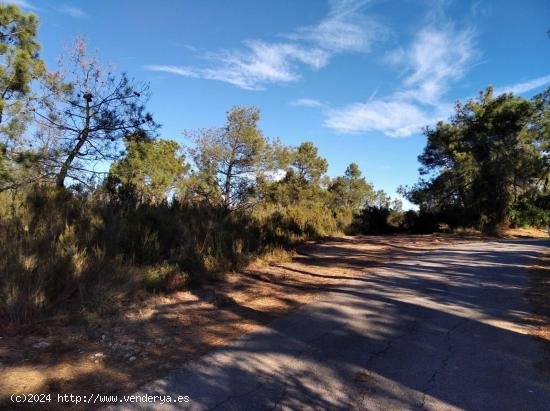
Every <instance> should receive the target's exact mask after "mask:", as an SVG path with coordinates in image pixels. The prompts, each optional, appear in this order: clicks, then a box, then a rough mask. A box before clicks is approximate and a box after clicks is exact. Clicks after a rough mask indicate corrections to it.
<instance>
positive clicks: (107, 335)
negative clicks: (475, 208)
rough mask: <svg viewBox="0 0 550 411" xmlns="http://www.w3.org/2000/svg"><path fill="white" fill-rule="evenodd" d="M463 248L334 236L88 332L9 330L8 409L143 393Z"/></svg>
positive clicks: (0, 343) (0, 361)
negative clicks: (410, 258)
mask: <svg viewBox="0 0 550 411" xmlns="http://www.w3.org/2000/svg"><path fill="white" fill-rule="evenodd" d="M457 241H467V240H465V239H464V238H461V237H458V236H444V235H439V236H436V235H427V236H400V235H397V236H380V237H338V238H332V239H329V240H327V241H324V242H321V243H313V242H312V243H308V244H305V245H303V246H302V247H300V248H299V249H298V250H297V252H296V254H295V255H294V256H291V255H289V254H288V253H287V252H283V251H275V252H274V253H272V255H270V256H266V257H264V259H263V260H261V261H258V262H256V263H253V264H251V265H250V266H248V267H247V269H245V270H242V271H240V272H234V273H230V274H228V275H227V277H226V279H225V280H224V281H223V282H217V283H211V284H209V285H207V286H205V287H202V288H200V289H195V290H191V291H184V292H177V293H174V294H171V295H166V296H162V295H158V296H155V297H153V298H150V297H148V298H146V297H145V296H146V294H144V295H143V300H134V301H131V302H130V301H120V302H119V305H118V307H116V310H111V314H110V315H109V316H107V315H105V316H103V317H94V316H91V317H89V320H88V323H87V324H82V323H76V324H75V323H71V321H70V319H67V318H54V319H50V320H48V321H43V322H41V323H37V324H35V325H33V326H28V327H26V328H24V329H21V328H19V329H11V330H2V331H0V335H1V336H2V339H1V340H0V367H1V369H0V373H1V375H2V378H1V379H0V406H1V404H2V402H1V401H2V400H3V401H6V397H7V395H9V394H11V393H16V392H17V393H22V392H27V393H29V392H50V393H58V392H59V393H74V394H79V393H90V392H98V393H110V392H112V393H124V392H133V391H134V390H136V389H137V388H138V387H139V386H141V385H143V384H145V383H147V382H149V381H151V380H154V379H156V378H158V377H159V376H161V375H163V374H164V373H166V371H167V370H168V369H170V368H175V367H181V366H182V364H184V363H185V362H186V361H188V360H190V359H192V358H194V357H196V356H198V355H201V354H203V353H205V352H206V351H208V350H211V349H212V348H214V347H216V346H220V345H222V344H224V343H226V342H227V341H229V340H231V339H234V338H237V337H239V336H240V335H242V334H243V333H246V332H250V331H253V330H256V329H258V328H259V327H261V326H262V325H264V324H266V323H268V322H269V321H271V320H273V319H274V318H276V317H279V316H282V315H285V314H288V313H289V312H291V311H292V310H294V309H296V308H297V307H298V306H300V305H302V304H306V303H308V302H310V301H312V300H313V299H315V298H316V296H317V295H318V294H319V293H320V292H322V291H324V290H328V289H330V288H331V287H337V286H339V285H343V284H345V283H346V282H348V281H350V280H352V279H354V278H359V277H361V276H364V275H366V271H367V270H368V268H369V267H372V266H375V265H378V264H383V263H384V262H385V261H387V260H388V258H396V257H399V255H400V254H401V255H403V254H405V253H410V252H419V251H421V250H423V249H427V248H430V249H433V248H437V247H438V246H444V245H446V244H449V243H450V242H457ZM113 313H115V314H113Z"/></svg>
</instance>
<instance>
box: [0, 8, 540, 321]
mask: <svg viewBox="0 0 550 411" xmlns="http://www.w3.org/2000/svg"><path fill="white" fill-rule="evenodd" d="M37 25H38V20H37V18H36V17H35V16H34V15H32V14H25V13H22V12H21V11H20V10H19V9H18V8H16V7H14V6H6V5H0V34H1V35H0V56H1V58H2V65H1V66H0V276H1V277H0V320H1V321H2V322H8V323H23V322H28V321H31V320H33V319H34V318H36V317H37V316H39V315H43V314H49V313H54V312H56V310H59V308H60V307H63V308H64V311H65V312H68V313H73V314H75V315H78V313H82V312H83V311H87V310H94V311H101V310H108V309H110V307H111V306H112V305H111V302H112V301H114V300H115V299H120V298H121V297H124V296H128V297H129V296H133V295H136V293H138V292H140V293H142V292H143V291H144V290H145V291H151V292H158V291H170V290H175V289H179V288H182V287H186V286H192V285H193V284H197V283H200V282H201V281H204V280H205V279H214V278H217V277H218V276H219V275H220V274H221V273H223V272H226V271H227V270H231V269H235V268H238V267H240V266H242V265H243V264H246V263H247V262H248V261H250V259H251V258H254V257H256V256H258V255H261V254H266V253H271V252H274V251H276V250H278V249H287V248H290V247H292V245H293V244H295V243H296V242H298V241H303V240H306V239H315V238H319V237H322V236H325V235H330V234H333V233H338V232H347V233H352V232H364V233H385V232H391V231H396V230H408V231H422V232H429V231H433V230H437V229H439V228H441V223H444V224H447V226H449V227H451V228H454V227H458V226H465V227H479V226H483V227H491V228H492V227H496V226H497V225H499V224H503V223H509V222H511V223H514V224H538V225H540V224H543V223H544V222H545V221H546V220H547V219H548V217H549V216H548V201H549V197H548V188H549V179H548V177H549V174H548V173H549V171H548V170H549V167H548V125H549V122H548V120H549V118H550V117H549V114H548V113H549V111H548V103H549V101H550V100H549V98H548V97H549V94H548V93H546V94H543V95H541V96H538V97H537V98H535V99H534V100H532V101H527V100H525V99H522V98H518V97H515V96H512V95H503V96H498V97H493V96H492V94H491V91H490V90H489V91H487V93H485V94H483V95H482V97H481V98H480V99H479V100H476V101H471V102H469V103H467V104H466V105H464V106H462V105H458V106H457V114H456V116H455V117H454V118H453V119H452V120H451V123H450V124H446V123H440V124H438V125H437V127H436V128H435V129H433V130H432V129H427V130H426V136H427V137H428V145H427V147H426V149H425V152H424V154H423V155H422V156H421V157H420V161H421V162H422V164H423V165H424V169H423V171H424V175H425V176H427V177H428V178H427V179H425V180H422V181H421V182H420V183H419V184H418V185H417V186H415V187H412V188H410V189H406V188H404V189H403V192H404V193H405V194H406V195H407V196H408V198H409V199H410V200H411V201H413V202H415V203H417V204H419V206H420V212H419V213H416V212H414V211H408V212H406V213H405V212H403V211H402V210H401V203H400V202H399V201H397V200H392V199H391V198H390V197H389V196H388V195H387V194H386V193H384V192H383V191H376V190H375V189H374V187H373V186H372V185H371V184H370V183H368V182H367V181H366V179H365V178H364V177H363V176H362V173H361V171H360V170H359V168H358V166H357V165H356V164H354V163H352V164H350V165H349V167H348V168H347V170H346V172H345V174H344V175H343V176H339V177H336V178H329V177H328V176H327V175H326V172H327V167H328V164H327V161H326V160H325V159H324V158H322V157H320V156H319V153H318V151H317V148H316V147H315V145H314V144H313V143H311V142H304V143H302V144H300V145H299V146H298V147H288V146H285V145H283V144H282V143H281V142H280V141H278V140H274V139H270V138H268V137H266V136H264V135H263V133H262V131H261V129H260V128H259V121H260V112H259V110H258V109H257V108H255V107H233V108H231V109H230V110H229V111H228V113H227V120H226V123H225V124H224V125H223V126H221V127H218V128H209V129H203V130H197V131H194V132H187V133H186V135H187V137H188V138H189V144H188V146H187V147H182V146H181V145H180V144H178V143H177V142H176V141H173V140H168V139H162V138H159V125H158V124H157V123H156V122H155V121H154V119H153V116H152V115H151V114H150V113H148V112H147V111H146V108H145V106H146V103H147V100H148V98H149V87H148V85H147V84H143V83H139V82H136V81H134V80H132V79H129V78H128V77H127V76H126V75H124V74H121V75H118V74H117V73H113V72H110V71H109V70H105V69H104V68H103V67H102V66H101V64H100V63H99V61H98V60H97V58H96V57H95V56H90V55H89V54H88V53H87V51H86V45H85V44H84V43H83V42H82V41H80V40H77V41H76V42H75V47H74V49H73V51H72V52H71V53H69V54H68V55H66V56H64V58H63V59H61V60H60V61H61V63H60V64H61V65H60V67H59V68H58V69H57V70H55V71H49V70H47V69H46V67H45V65H44V63H43V62H42V60H41V59H40V57H39V53H38V52H39V50H40V45H39V44H38V43H37V42H36V39H35V37H36V32H37ZM182 128H184V125H182Z"/></svg>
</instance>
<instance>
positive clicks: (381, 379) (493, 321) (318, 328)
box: [121, 240, 550, 411]
mask: <svg viewBox="0 0 550 411" xmlns="http://www.w3.org/2000/svg"><path fill="white" fill-rule="evenodd" d="M549 245H550V242H549V241H546V240H513V241H499V242H496V241H495V242H473V243H468V244H460V245H454V246H452V247H446V248H443V249H439V250H434V251H431V252H424V253H415V252H411V253H410V254H408V255H406V256H402V257H401V258H396V259H394V260H392V261H391V262H389V263H388V264H385V265H384V266H383V267H378V268H373V269H369V270H367V271H366V272H365V275H364V277H361V278H357V279H356V280H354V281H353V282H352V283H350V284H349V285H346V286H345V287H338V289H336V290H334V291H331V292H329V293H327V294H325V295H323V296H322V297H321V298H320V299H319V300H317V301H315V302H314V303H311V304H309V305H307V306H304V307H303V308H301V309H300V310H298V311H296V312H295V313H294V314H292V315H289V316H287V317H285V318H282V319H279V320H277V321H274V322H273V323H271V324H270V325H269V326H267V327H265V328H264V329H262V330H260V331H258V332H254V333H250V334H246V335H243V336H242V338H240V339H239V340H237V341H234V342H233V343H231V344H229V345H228V346H226V347H225V348H223V349H219V350H217V351H215V352H212V353H211V354H209V355H207V356H204V357H202V358H201V359H200V360H198V361H197V362H195V363H193V364H190V365H188V366H186V368H183V369H181V370H178V371H176V372H173V373H172V374H170V375H168V376H167V377H166V378H164V379H162V380H159V381H157V382H155V383H153V384H151V385H150V386H148V387H145V388H144V389H143V390H142V392H140V393H137V394H138V395H143V394H151V395H166V394H170V395H173V396H177V395H188V396H189V397H190V399H191V401H190V402H189V403H182V404H179V405H178V406H168V405H164V406H160V405H159V404H158V403H157V404H156V405H152V404H149V405H146V404H141V406H139V407H138V406H137V405H136V404H133V405H126V406H125V407H124V406H123V407H121V409H136V408H140V409H176V408H178V407H181V408H192V409H197V410H203V409H216V410H265V409H293V410H308V409H318V410H325V409H367V410H400V409H407V410H409V409H428V410H456V409H466V410H498V411H502V410H550V373H547V374H546V376H545V374H544V372H543V371H541V363H542V362H543V361H544V360H545V351H544V350H543V346H542V344H541V343H540V342H538V341H536V340H535V339H534V338H532V337H530V336H529V335H527V327H528V325H529V315H528V313H529V310H530V308H529V303H528V301H527V300H526V299H525V296H524V291H525V289H526V287H527V280H528V278H527V273H526V267H527V266H528V265H529V264H530V263H531V262H533V259H534V258H535V256H536V255H537V253H539V252H541V251H543V250H544V249H545V248H546V247H548V246H549ZM546 361H547V364H548V365H550V361H549V360H548V357H546Z"/></svg>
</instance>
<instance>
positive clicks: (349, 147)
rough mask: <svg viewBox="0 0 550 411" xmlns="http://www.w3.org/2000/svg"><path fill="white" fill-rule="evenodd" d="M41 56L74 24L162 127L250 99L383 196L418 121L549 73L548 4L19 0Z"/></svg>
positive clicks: (406, 170) (532, 85) (411, 156)
mask: <svg viewBox="0 0 550 411" xmlns="http://www.w3.org/2000/svg"><path fill="white" fill-rule="evenodd" d="M12 3H17V4H19V5H20V6H22V7H23V8H24V9H26V10H29V11H34V12H35V13H37V14H38V15H39V17H40V20H41V26H40V32H39V40H40V42H41V43H42V45H43V52H42V56H43V57H44V59H45V60H46V62H47V63H48V66H49V67H50V68H55V60H56V58H57V56H59V55H60V54H61V53H62V52H63V50H64V49H66V48H67V47H69V46H70V44H71V42H72V40H73V39H74V38H75V37H77V36H84V37H85V38H86V40H87V42H88V44H89V47H90V48H91V49H97V50H98V52H99V55H100V58H101V60H103V61H105V62H108V63H112V64H114V65H115V66H116V68H117V69H118V70H120V71H125V72H127V73H129V74H130V76H132V77H134V78H136V79H137V80H143V81H148V82H150V84H151V91H152V93H153V94H152V98H151V101H150V103H149V110H150V111H151V112H152V113H153V114H154V116H155V118H156V119H157V121H159V122H160V123H161V124H162V126H163V127H162V130H161V136H162V137H164V138H171V139H175V140H178V141H180V142H182V143H185V140H184V138H183V136H182V134H181V133H182V131H183V130H184V129H198V128H202V127H211V126H217V125H221V124H223V121H224V115H225V112H226V111H227V110H228V109H229V108H230V107H231V106H233V105H256V106H258V107H259V108H260V109H261V110H262V121H261V127H262V129H263V130H264V132H265V134H266V135H267V136H270V137H279V138H280V139H281V140H282V141H283V142H284V143H286V144H289V145H298V144H299V143H300V142H302V141H305V140H310V141H313V142H314V143H315V144H316V145H317V146H318V147H319V151H320V154H321V155H322V156H324V157H326V158H327V159H328V161H329V164H330V168H329V175H331V176H335V175H339V174H342V173H343V171H344V169H345V168H346V166H347V164H349V163H350V162H356V163H358V164H359V166H360V167H361V169H362V170H363V172H364V173H365V175H366V177H367V179H368V180H369V181H371V182H373V183H374V184H375V186H376V187H377V188H382V189H384V190H386V191H388V192H389V193H390V194H392V195H395V189H396V188H397V186H398V185H400V184H412V183H414V182H415V181H417V179H418V172H417V169H418V167H419V164H418V162H417V159H416V158H417V156H418V154H420V152H421V151H422V149H423V147H424V144H425V138H424V137H423V136H422V133H421V128H422V127H423V126H425V125H430V124H434V122H435V121H437V120H440V119H446V118H447V117H448V116H449V114H450V113H451V111H452V107H453V103H454V101H456V100H457V99H461V100H463V99H466V98H469V97H472V96H475V95H476V94H477V93H478V92H479V91H480V90H481V89H483V88H484V87H486V86H487V85H489V84H492V85H493V86H494V87H495V88H496V90H497V91H513V92H516V93H520V94H523V95H525V96H528V97H529V96H531V95H533V94H535V93H536V92H539V91H541V90H543V89H544V88H545V86H546V87H547V86H548V84H550V37H549V36H548V34H547V31H548V30H550V18H549V17H550V2H548V1H547V0H540V1H536V0H531V1H528V0H527V1H521V2H519V1H511V0H499V1H472V2H468V1H462V0H461V1H459V0H455V1H428V0H425V1H424V0H418V1H412V0H410V1H407V0H402V1H382V0H379V1H377V0H372V1H369V0H334V1H322V0H277V1H275V0H273V1H257V0H255V1H248V0H246V1H245V0H239V1H235V0H218V1H199V0H195V1H176V0H173V1H168V0H166V1H163V0H157V1H154V2H152V1H140V0H96V1H89V2H85V1H70V2H69V1H68V2H64V1H55V2H54V1H38V0H26V1H23V0H18V1H13V2H12Z"/></svg>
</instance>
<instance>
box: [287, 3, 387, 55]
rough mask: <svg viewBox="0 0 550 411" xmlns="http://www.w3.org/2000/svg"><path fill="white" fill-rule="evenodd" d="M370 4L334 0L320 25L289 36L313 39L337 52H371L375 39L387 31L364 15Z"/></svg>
mask: <svg viewBox="0 0 550 411" xmlns="http://www.w3.org/2000/svg"><path fill="white" fill-rule="evenodd" d="M367 3H368V1H366V0H341V1H333V2H332V7H331V10H330V12H329V14H328V15H327V17H326V18H325V19H323V20H322V21H321V22H319V24H317V25H315V26H309V27H301V28H299V29H297V30H296V32H294V33H292V34H289V35H287V37H288V38H291V39H293V40H302V41H308V42H311V43H313V44H315V45H316V46H317V47H322V48H324V49H326V50H329V51H331V52H333V53H337V52H345V51H357V52H367V51H369V50H370V48H371V46H372V44H373V42H374V41H375V40H377V39H380V38H383V37H385V35H386V34H387V30H386V29H385V28H384V27H383V26H382V25H381V24H379V23H377V22H376V21H374V20H373V19H369V18H367V17H365V16H363V15H362V14H361V9H362V8H363V7H364V6H366V5H367Z"/></svg>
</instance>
